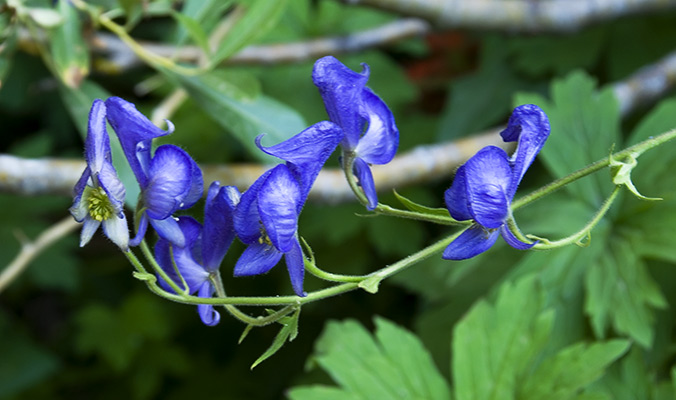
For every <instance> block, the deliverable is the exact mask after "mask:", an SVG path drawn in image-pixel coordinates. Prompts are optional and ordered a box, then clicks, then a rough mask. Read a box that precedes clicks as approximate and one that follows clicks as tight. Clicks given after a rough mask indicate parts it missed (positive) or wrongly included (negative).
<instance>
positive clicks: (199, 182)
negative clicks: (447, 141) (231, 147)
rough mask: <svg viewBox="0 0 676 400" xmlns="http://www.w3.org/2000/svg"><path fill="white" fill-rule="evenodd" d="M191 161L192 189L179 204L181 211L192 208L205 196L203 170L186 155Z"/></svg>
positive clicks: (190, 188) (189, 189)
mask: <svg viewBox="0 0 676 400" xmlns="http://www.w3.org/2000/svg"><path fill="white" fill-rule="evenodd" d="M185 155H186V156H187V157H188V160H189V161H190V187H189V188H188V191H187V192H186V194H185V197H184V198H183V201H182V202H181V204H179V207H178V209H179V210H187V209H188V208H190V207H192V206H194V205H195V203H197V202H198V201H199V199H201V198H202V195H204V178H203V177H202V170H201V169H200V167H199V166H198V165H197V163H196V162H195V160H193V159H192V157H190V155H188V153H185Z"/></svg>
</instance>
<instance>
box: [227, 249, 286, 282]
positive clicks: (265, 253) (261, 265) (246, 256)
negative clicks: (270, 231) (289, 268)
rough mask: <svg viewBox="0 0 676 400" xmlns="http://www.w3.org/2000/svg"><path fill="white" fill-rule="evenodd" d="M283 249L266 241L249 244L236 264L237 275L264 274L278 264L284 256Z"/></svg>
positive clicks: (235, 273)
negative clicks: (278, 248) (280, 249)
mask: <svg viewBox="0 0 676 400" xmlns="http://www.w3.org/2000/svg"><path fill="white" fill-rule="evenodd" d="M282 255H284V253H282V252H281V251H279V250H277V249H276V248H275V246H271V245H267V244H265V243H254V244H252V245H249V247H247V248H246V249H245V250H244V252H242V255H241V256H240V257H239V260H237V263H236V264H235V272H234V275H235V276H250V275H260V274H264V273H266V272H268V271H270V269H272V267H274V266H275V265H277V263H278V262H279V260H280V259H281V258H282Z"/></svg>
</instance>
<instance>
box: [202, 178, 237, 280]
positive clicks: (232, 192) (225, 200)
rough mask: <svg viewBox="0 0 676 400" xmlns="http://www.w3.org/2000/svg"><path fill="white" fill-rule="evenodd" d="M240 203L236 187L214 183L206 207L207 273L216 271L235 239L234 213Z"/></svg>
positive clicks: (204, 246) (204, 256) (204, 257)
mask: <svg viewBox="0 0 676 400" xmlns="http://www.w3.org/2000/svg"><path fill="white" fill-rule="evenodd" d="M238 202H239V191H238V190H237V188H236V187H234V186H224V187H221V186H220V185H219V183H218V182H213V183H212V184H211V186H210V187H209V192H208V193H207V200H206V203H205V205H204V240H203V241H202V263H203V265H204V267H205V268H206V269H207V271H210V272H212V271H216V270H217V269H218V267H219V266H220V265H221V261H223V257H225V253H227V251H228V248H229V247H230V245H231V244H232V241H233V240H234V239H235V228H234V225H233V220H232V219H233V213H234V210H235V207H236V206H237V203H238Z"/></svg>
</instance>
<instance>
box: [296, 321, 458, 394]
mask: <svg viewBox="0 0 676 400" xmlns="http://www.w3.org/2000/svg"><path fill="white" fill-rule="evenodd" d="M375 323H376V333H375V337H373V336H371V334H369V332H368V331H367V330H366V329H365V328H364V327H363V326H361V325H360V324H359V323H357V322H356V321H353V320H348V321H345V322H333V321H332V322H329V323H328V324H327V326H326V328H325V329H324V333H323V334H322V336H321V337H320V339H319V340H318V341H317V343H316V345H315V346H316V348H315V356H314V358H315V359H316V361H317V363H318V364H319V365H320V366H321V367H322V368H323V369H324V370H325V371H326V372H327V373H328V374H329V375H330V376H331V377H332V378H333V380H334V381H336V382H337V383H338V385H339V386H340V388H327V387H318V386H310V387H296V388H292V389H291V390H290V391H289V397H290V398H292V399H294V400H298V399H308V398H311V397H310V396H318V397H314V398H341V399H430V400H433V399H440V400H441V399H443V400H446V399H449V398H450V390H449V387H448V383H447V382H446V380H445V379H444V378H443V377H442V376H441V374H440V373H439V371H438V370H437V368H436V366H435V365H434V363H433V362H432V358H431V357H430V354H429V352H428V351H427V350H425V348H424V347H423V345H422V343H421V342H420V340H419V339H418V338H417V337H416V336H415V335H413V334H412V333H410V332H408V331H406V330H404V329H402V328H400V327H398V326H396V325H395V324H393V323H392V322H389V321H387V320H385V319H382V318H376V320H375ZM322 394H326V395H327V396H328V397H319V396H321V395H322Z"/></svg>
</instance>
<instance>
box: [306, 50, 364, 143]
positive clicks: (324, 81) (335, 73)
mask: <svg viewBox="0 0 676 400" xmlns="http://www.w3.org/2000/svg"><path fill="white" fill-rule="evenodd" d="M362 68H363V70H362V72H361V73H357V72H354V71H352V70H351V69H349V68H348V67H346V66H345V65H343V63H341V62H340V61H338V60H337V59H336V58H334V57H332V56H326V57H323V58H320V59H319V60H317V61H316V62H315V65H314V68H313V70H312V81H313V82H314V84H315V86H317V88H319V93H320V94H321V96H322V100H324V106H325V107H326V112H327V113H328V114H329V117H330V118H331V121H333V122H335V123H336V124H338V125H340V127H341V128H342V129H343V130H344V131H345V136H344V137H343V141H342V146H343V148H344V149H346V150H352V149H354V148H355V147H356V146H357V142H358V141H359V138H360V137H361V134H362V127H363V126H364V118H363V117H362V115H361V114H360V113H359V107H358V104H359V103H360V102H361V96H362V92H363V90H364V87H365V86H366V82H367V81H368V78H369V69H368V66H367V65H366V64H362Z"/></svg>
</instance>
